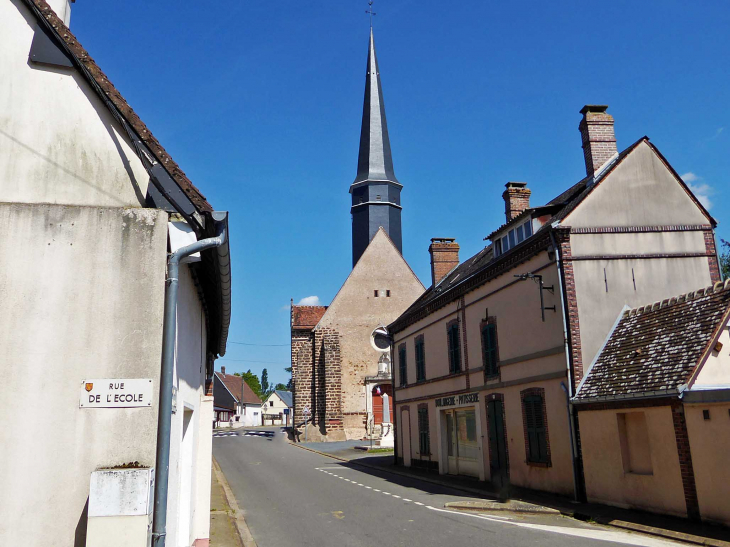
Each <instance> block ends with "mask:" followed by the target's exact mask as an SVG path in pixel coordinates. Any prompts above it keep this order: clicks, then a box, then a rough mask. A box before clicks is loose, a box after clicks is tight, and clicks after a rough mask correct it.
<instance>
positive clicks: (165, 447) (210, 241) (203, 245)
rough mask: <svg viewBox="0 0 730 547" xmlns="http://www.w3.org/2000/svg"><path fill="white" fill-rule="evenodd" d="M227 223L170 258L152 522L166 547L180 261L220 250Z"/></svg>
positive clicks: (156, 541)
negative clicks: (201, 252)
mask: <svg viewBox="0 0 730 547" xmlns="http://www.w3.org/2000/svg"><path fill="white" fill-rule="evenodd" d="M227 237H228V234H227V233H226V229H225V223H224V222H221V223H219V224H218V235H217V236H216V237H210V238H207V239H202V240H200V241H196V242H195V243H193V244H191V245H188V246H186V247H182V248H180V249H178V250H177V251H175V252H174V253H172V254H171V255H170V256H169V258H168V259H167V279H166V280H165V281H166V284H167V291H166V292H165V316H164V323H163V327H162V370H161V372H160V401H159V402H160V409H159V414H158V422H157V457H156V465H155V503H154V520H153V523H152V545H153V546H154V547H164V546H165V539H166V535H167V486H168V479H169V474H170V473H169V471H170V427H171V421H172V384H173V370H174V366H175V338H176V331H177V289H178V284H179V278H178V272H179V270H180V261H181V260H182V259H183V258H185V257H187V256H190V255H192V254H195V253H197V252H200V251H204V250H206V249H211V248H214V247H220V246H221V245H223V244H224V243H225V242H226V239H227Z"/></svg>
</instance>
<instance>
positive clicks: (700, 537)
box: [292, 443, 730, 547]
mask: <svg viewBox="0 0 730 547" xmlns="http://www.w3.org/2000/svg"><path fill="white" fill-rule="evenodd" d="M292 444H296V445H297V446H299V447H300V448H303V449H304V450H311V451H313V452H318V453H320V454H322V455H323V456H329V457H331V458H334V459H338V460H340V461H344V462H348V463H350V464H352V465H358V466H362V467H366V468H370V469H374V470H379V471H384V472H387V473H393V474H395V475H400V476H403V477H409V478H414V479H419V480H423V481H426V482H430V483H432V484H438V485H441V486H448V487H451V488H456V489H458V490H462V491H464V492H468V493H470V494H475V495H478V496H480V497H484V498H487V501H485V502H484V504H483V507H481V508H480V507H468V508H467V507H461V509H465V510H471V511H474V510H483V511H485V512H490V511H492V510H495V509H494V506H495V504H494V503H493V501H489V500H494V501H497V498H498V492H496V491H495V490H494V489H492V487H491V484H490V483H487V482H480V481H477V480H474V479H470V478H466V477H457V476H451V475H449V476H443V475H438V474H437V473H434V472H429V471H425V470H422V469H414V468H405V467H402V466H395V465H394V462H393V456H392V455H387V456H382V455H378V456H376V455H367V454H363V453H362V452H361V451H357V450H355V449H354V448H346V447H344V446H338V447H336V448H335V447H329V446H327V445H329V444H332V445H335V444H340V443H307V444H306V445H304V443H292ZM360 444H361V443H360ZM316 445H319V446H316ZM509 498H510V501H511V502H512V503H514V502H518V503H526V504H535V505H539V506H542V507H546V508H550V509H553V510H556V511H559V512H560V513H562V514H563V515H565V516H569V517H573V518H576V519H579V520H591V521H595V522H597V523H598V524H605V525H608V526H614V527H617V528H622V529H625V530H631V531H634V532H641V533H644V534H650V535H654V536H660V537H663V538H666V539H672V540H675V541H682V542H685V543H689V544H693V545H708V546H712V547H730V529H728V528H725V527H723V526H715V525H711V524H706V523H699V522H692V521H689V520H686V519H682V518H675V517H670V516H665V515H656V514H653V513H645V512H643V511H636V510H630V509H621V508H618V507H611V506H607V505H600V504H596V503H576V502H573V501H572V500H571V499H569V498H567V497H563V496H559V495H556V494H550V493H546V492H538V491H534V490H527V489H524V488H517V487H512V488H511V489H510V492H509ZM477 505H479V504H477ZM452 508H459V507H452Z"/></svg>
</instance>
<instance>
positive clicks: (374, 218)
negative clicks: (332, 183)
mask: <svg viewBox="0 0 730 547" xmlns="http://www.w3.org/2000/svg"><path fill="white" fill-rule="evenodd" d="M401 188H402V185H401V184H400V183H399V182H398V179H397V178H395V172H394V171H393V157H392V155H391V152H390V139H389V138H388V124H387V123H386V121H385V104H384V102H383V88H382V85H381V82H380V71H379V69H378V59H377V57H376V55H375V42H374V40H373V29H372V27H371V28H370V44H369V47H368V64H367V74H366V76H365V100H364V102H363V108H362V127H361V129H360V152H359V155H358V159H357V175H356V176H355V181H354V182H353V183H352V185H351V186H350V193H351V194H352V208H351V209H350V212H351V213H352V265H353V266H355V264H356V263H357V261H358V259H359V258H360V256H361V255H362V253H363V252H364V251H365V249H366V248H367V246H368V244H369V243H370V241H371V240H372V239H373V237H375V234H376V233H377V231H378V228H380V227H381V226H382V227H383V229H384V230H385V232H386V233H387V234H388V236H389V237H390V239H391V240H392V241H393V243H394V244H395V246H396V247H397V249H398V251H400V252H401V253H402V252H403V250H402V243H401V240H402V237H401V206H400V191H401Z"/></svg>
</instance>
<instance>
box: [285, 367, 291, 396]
mask: <svg viewBox="0 0 730 547" xmlns="http://www.w3.org/2000/svg"><path fill="white" fill-rule="evenodd" d="M284 370H285V371H287V372H288V373H289V381H288V382H287V383H286V390H287V391H291V390H292V379H291V367H286V368H285V369H284Z"/></svg>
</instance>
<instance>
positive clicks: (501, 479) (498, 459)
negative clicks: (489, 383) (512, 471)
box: [487, 399, 509, 488]
mask: <svg viewBox="0 0 730 547" xmlns="http://www.w3.org/2000/svg"><path fill="white" fill-rule="evenodd" d="M487 426H488V427H487V429H488V432H489V475H490V480H491V481H492V483H494V484H495V485H496V486H498V487H499V488H503V487H504V486H506V485H507V483H508V481H509V459H508V456H507V445H506V443H505V440H506V436H505V431H504V403H503V402H502V401H501V400H500V399H492V400H490V401H488V402H487Z"/></svg>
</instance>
